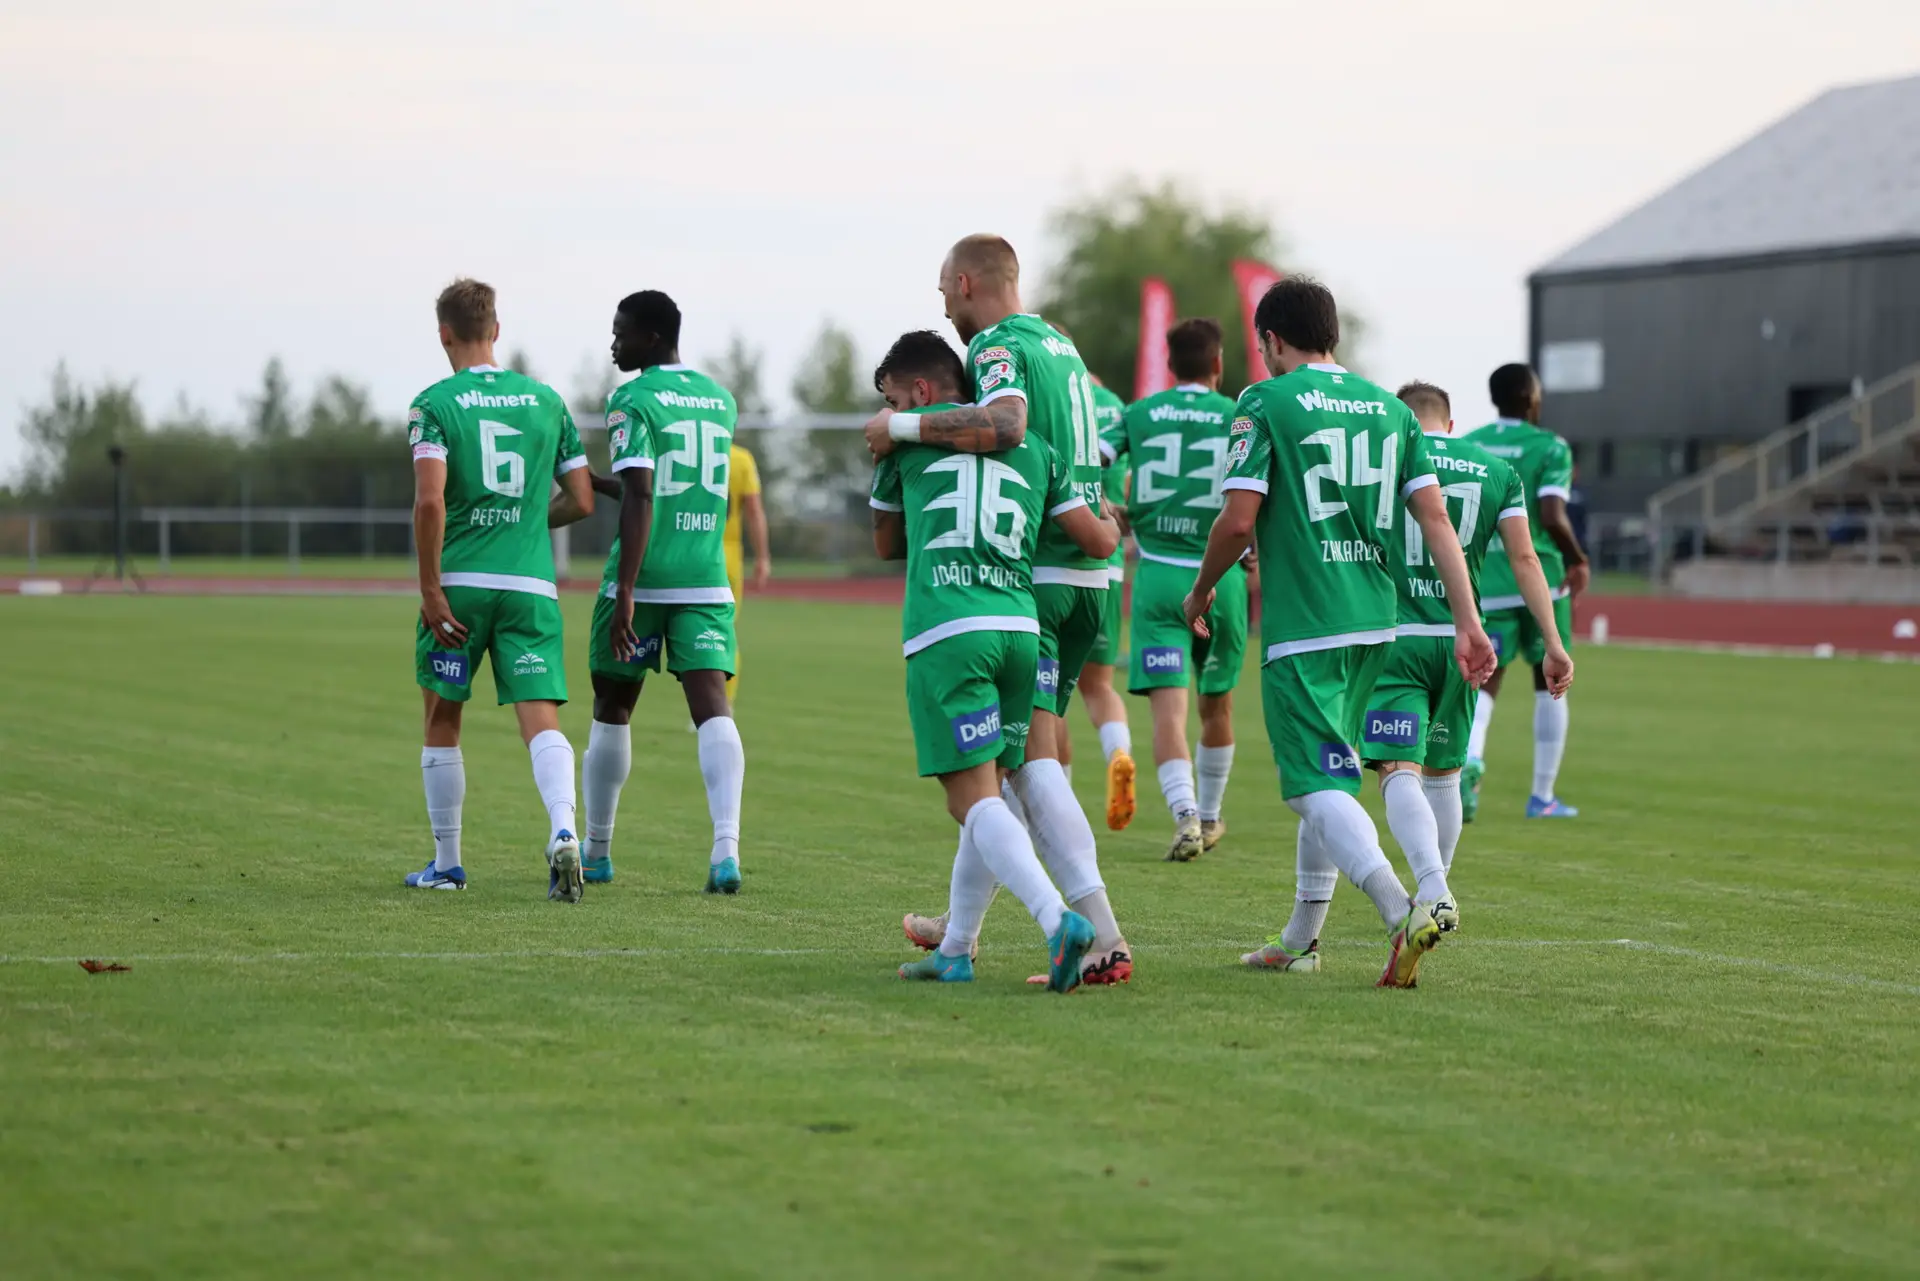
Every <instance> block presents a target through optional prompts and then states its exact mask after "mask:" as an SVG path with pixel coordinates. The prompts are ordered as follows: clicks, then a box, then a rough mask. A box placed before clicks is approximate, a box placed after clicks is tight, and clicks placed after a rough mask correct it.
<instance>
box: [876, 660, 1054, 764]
mask: <svg viewBox="0 0 1920 1281" xmlns="http://www.w3.org/2000/svg"><path fill="white" fill-rule="evenodd" d="M1039 664H1040V638H1039V637H1038V636H1035V635H1034V634H1033V633H1032V632H962V633H961V634H960V635H958V636H949V637H947V638H946V639H945V640H943V641H936V642H934V643H933V644H931V645H929V646H927V648H925V649H923V650H921V651H919V652H918V653H916V654H914V655H913V656H912V657H910V658H908V659H907V719H908V720H909V721H910V722H911V723H912V725H913V746H914V755H915V758H916V760H917V762H918V764H919V767H920V775H921V777H922V778H925V777H927V776H928V775H932V774H953V773H956V772H958V771H960V770H963V769H972V768H973V767H974V766H975V765H979V764H982V763H984V762H987V761H997V762H998V763H999V764H1001V765H1003V766H1005V767H1006V768H1007V769H1019V768H1020V766H1021V765H1023V764H1025V763H1026V759H1027V729H1028V727H1029V725H1030V724H1031V722H1032V720H1033V699H1034V681H1033V677H1034V671H1035V669H1036V668H1038V666H1039Z"/></svg>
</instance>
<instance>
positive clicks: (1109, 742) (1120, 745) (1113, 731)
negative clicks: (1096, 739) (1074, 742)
mask: <svg viewBox="0 0 1920 1281" xmlns="http://www.w3.org/2000/svg"><path fill="white" fill-rule="evenodd" d="M1115 752H1125V753H1127V755H1129V756H1131V755H1133V731H1132V730H1131V729H1129V728H1127V723H1126V722H1125V721H1108V722H1107V723H1106V724H1105V725H1102V726H1101V727H1100V754H1101V755H1102V756H1105V757H1106V758H1107V759H1108V760H1112V759H1113V754H1114V753H1115Z"/></svg>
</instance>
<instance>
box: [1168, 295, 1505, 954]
mask: <svg viewBox="0 0 1920 1281" xmlns="http://www.w3.org/2000/svg"><path fill="white" fill-rule="evenodd" d="M1254 329H1255V332H1256V333H1257V334H1258V336H1259V340H1260V349H1261V355H1262V357H1263V359H1264V361H1265V364H1266V366H1267V371H1268V372H1269V373H1270V374H1272V375H1273V377H1271V378H1269V379H1267V380H1266V381H1264V382H1258V383H1255V384H1254V385H1253V386H1251V387H1249V388H1247V389H1246V390H1245V391H1244V392H1242V393H1241V394H1240V400H1239V403H1238V404H1237V405H1236V406H1235V407H1234V410H1235V412H1234V418H1233V422H1232V423H1231V424H1230V426H1229V428H1228V436H1229V438H1230V439H1231V441H1232V445H1231V446H1230V448H1229V451H1228V456H1227V457H1228V472H1227V479H1226V481H1225V482H1224V483H1223V485H1222V488H1223V489H1224V490H1225V491H1226V506H1225V508H1224V510H1222V511H1221V513H1220V516H1219V518H1218V519H1217V520H1215V521H1214V523H1213V529H1212V531H1211V533H1210V534H1209V535H1208V539H1207V550H1206V555H1205V557H1204V558H1203V559H1202V561H1201V565H1200V569H1199V572H1198V573H1197V574H1196V575H1195V577H1194V583H1193V590H1192V591H1191V592H1189V593H1188V595H1187V600H1186V604H1185V606H1184V610H1185V614H1186V618H1187V621H1188V624H1189V625H1190V626H1192V627H1193V628H1194V629H1195V631H1196V632H1198V633H1200V634H1202V635H1204V634H1205V633H1206V630H1207V624H1206V617H1207V613H1208V611H1209V610H1210V609H1212V607H1213V604H1214V588H1215V585H1216V584H1218V583H1219V581H1220V580H1221V579H1222V578H1223V577H1225V576H1226V574H1227V572H1228V571H1229V570H1230V569H1232V568H1233V566H1234V565H1235V564H1236V563H1238V562H1239V560H1240V557H1241V555H1242V554H1243V553H1244V552H1245V551H1246V548H1247V543H1248V541H1249V540H1250V539H1252V538H1254V537H1255V536H1256V535H1257V536H1258V539H1259V548H1260V566H1261V583H1260V593H1261V617H1260V630H1261V638H1260V639H1261V643H1262V646H1263V652H1264V656H1265V659H1264V663H1265V665H1264V666H1263V667H1262V668H1261V672H1260V683H1261V695H1262V702H1263V704H1264V707H1265V712H1266V723H1267V738H1268V740H1269V741H1270V742H1271V744H1272V746H1273V758H1274V763H1275V764H1276V765H1277V766H1278V767H1279V773H1280V795H1281V796H1282V797H1283V798H1284V799H1285V800H1286V802H1287V805H1288V806H1289V807H1290V808H1291V809H1292V810H1293V811H1294V813H1296V814H1298V815H1299V816H1300V820H1301V822H1300V834H1299V843H1298V850H1297V858H1298V862H1297V864H1296V869H1297V875H1296V883H1295V894H1294V898H1295V902H1294V907H1293V915H1292V917H1291V918H1290V919H1289V920H1288V921H1287V925H1286V928H1285V930H1284V931H1283V932H1282V933H1281V934H1280V935H1279V936H1277V937H1276V938H1274V939H1273V940H1272V941H1271V942H1269V943H1268V945H1267V946H1266V947H1264V948H1262V949H1260V950H1259V951H1256V952H1250V953H1248V954H1247V955H1245V956H1243V957H1242V958H1241V961H1242V963H1244V964H1246V965H1249V966H1253V967H1256V968H1262V969H1296V970H1306V971H1311V970H1315V969H1318V968H1319V952H1318V950H1317V948H1316V947H1315V946H1314V945H1315V942H1316V940H1317V939H1318V938H1319V936H1320V927H1321V926H1322V925H1323V924H1324V923H1325V921H1326V915H1327V906H1328V904H1329V902H1331V900H1332V897H1333V887H1334V884H1335V882H1336V881H1337V880H1338V877H1339V874H1340V873H1341V872H1344V873H1346V875H1347V877H1348V879H1350V880H1352V881H1353V882H1354V884H1356V885H1358V886H1359V887H1360V889H1361V891H1362V892H1363V893H1365V894H1366V895H1367V897H1368V898H1369V899H1371V900H1372V901H1373V905H1374V907H1375V909H1376V910H1378V911H1379V913H1380V919H1381V920H1382V921H1383V922H1384V923H1385V924H1386V927H1387V930H1388V954H1387V965H1386V968H1385V970H1384V971H1382V973H1381V975H1380V979H1379V985H1380V986H1382V987H1412V986H1413V985H1414V983H1415V981H1416V979H1417V977H1418V971H1419V967H1420V960H1421V958H1422V957H1423V956H1425V955H1426V953H1427V951H1428V950H1429V949H1430V948H1432V946H1433V945H1434V943H1435V942H1437V941H1438V940H1439V937H1440V927H1439V925H1438V924H1437V923H1435V921H1434V919H1433V913H1432V912H1431V911H1430V910H1429V909H1428V908H1426V907H1424V906H1422V905H1420V904H1418V903H1415V902H1414V900H1413V897H1412V895H1410V894H1408V893H1407V891H1406V888H1405V887H1404V886H1403V885H1402V884H1401V882H1400V878H1399V877H1398V875H1396V874H1395V872H1394V870H1393V867H1392V865H1391V864H1390V863H1388V862H1387V856H1386V855H1385V854H1384V853H1383V852H1382V851H1381V849H1380V837H1379V833H1378V832H1377V831H1376V830H1375V828H1374V825H1373V820H1372V819H1371V818H1370V817H1368V815H1367V812H1366V810H1364V809H1362V808H1361V806H1360V802H1359V800H1358V796H1359V792H1360V758H1359V755H1358V752H1357V749H1356V745H1357V744H1358V743H1359V741H1360V729H1361V718H1362V715H1363V714H1364V712H1365V711H1366V700H1367V698H1368V696H1369V695H1370V694H1371V693H1372V690H1373V684H1374V681H1375V680H1376V679H1377V678H1378V677H1379V675H1380V672H1381V670H1382V669H1383V668H1384V667H1385V665H1386V660H1387V654H1388V650H1389V647H1390V642H1391V641H1392V640H1393V638H1394V634H1395V632H1394V625H1395V623H1396V621H1397V619H1398V617H1399V605H1398V600H1397V596H1396V593H1395V591H1394V584H1393V576H1392V574H1391V573H1389V572H1388V570H1387V567H1386V557H1387V553H1388V551H1389V550H1390V548H1389V545H1388V540H1389V538H1390V537H1391V535H1392V531H1393V527H1394V515H1395V510H1396V509H1397V508H1398V507H1400V506H1401V505H1402V504H1405V505H1406V506H1407V507H1408V508H1409V509H1410V511H1411V513H1412V515H1413V518H1414V520H1415V521H1416V522H1417V523H1418V524H1419V527H1420V532H1421V535H1422V537H1424V538H1425V540H1426V543H1427V546H1428V548H1429V549H1430V550H1431V552H1432V554H1433V560H1434V566H1435V569H1436V570H1437V572H1438V574H1439V577H1440V580H1441V581H1442V582H1444V583H1445V584H1446V587H1447V596H1448V602H1449V605H1450V607H1451V610H1452V613H1453V616H1454V625H1455V628H1456V639H1455V642H1454V655H1455V660H1456V661H1457V662H1458V663H1459V665H1460V670H1461V674H1462V675H1463V676H1465V677H1466V678H1467V680H1468V682H1469V683H1470V684H1476V685H1477V684H1479V682H1480V681H1482V680H1484V679H1485V678H1486V676H1487V674H1488V673H1489V672H1491V671H1492V670H1493V662H1494V657H1493V643H1492V642H1491V641H1489V640H1488V639H1487V634H1486V632H1485V631H1484V630H1483V629H1482V627H1481V625H1480V611H1479V608H1478V606H1477V605H1476V604H1475V602H1474V598H1473V585H1472V583H1471V582H1469V581H1468V577H1467V564H1466V559H1465V557H1464V556H1463V555H1462V554H1461V551H1460V542H1459V539H1458V538H1457V537H1456V535H1455V534H1454V531H1453V525H1452V523H1451V522H1450V521H1449V520H1448V519H1447V505H1446V502H1445V500H1444V499H1443V498H1442V496H1441V492H1440V487H1439V485H1438V483H1437V482H1436V480H1435V478H1434V474H1433V465H1432V463H1431V462H1430V461H1429V459H1428V456H1427V449H1426V440H1425V438H1424V437H1423V436H1422V435H1421V432H1420V427H1419V424H1418V423H1417V422H1415V421H1414V417H1413V415H1412V414H1411V413H1409V412H1408V410H1407V407H1406V406H1405V405H1403V404H1401V403H1400V402H1399V401H1398V400H1396V399H1394V398H1393V397H1392V396H1391V395H1389V394H1388V393H1387V391H1386V390H1385V389H1384V388H1381V387H1377V386H1375V385H1374V384H1372V383H1370V382H1368V381H1366V380H1365V379H1363V378H1360V377H1358V376H1357V375H1354V374H1351V373H1348V372H1347V371H1346V370H1345V369H1343V368H1341V367H1340V366H1339V365H1338V364H1335V363H1334V359H1333V352H1334V348H1335V347H1336V346H1337V345H1338V343H1339V341H1340V315H1339V311H1338V308H1337V307H1336V306H1335V303H1334V299H1333V295H1332V293H1330V292H1329V291H1328V290H1327V288H1326V287H1325V286H1324V285H1322V284H1320V283H1319V282H1318V281H1315V280H1312V279H1309V278H1307V277H1305V276H1290V277H1288V278H1286V279H1284V280H1281V281H1280V282H1279V283H1277V284H1275V285H1274V286H1272V287H1271V288H1270V289H1268V290H1267V292H1266V294H1265V295H1264V296H1263V297H1262V298H1261V299H1260V303H1259V306H1258V307H1257V308H1256V309H1255V311H1254Z"/></svg>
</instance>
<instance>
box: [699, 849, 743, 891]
mask: <svg viewBox="0 0 1920 1281" xmlns="http://www.w3.org/2000/svg"><path fill="white" fill-rule="evenodd" d="M739 892H740V860H739V859H736V858H723V859H721V860H720V861H719V862H718V863H710V864H708V865H707V893H709V894H738V893H739Z"/></svg>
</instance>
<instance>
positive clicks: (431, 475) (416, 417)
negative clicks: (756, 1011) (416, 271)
mask: <svg viewBox="0 0 1920 1281" xmlns="http://www.w3.org/2000/svg"><path fill="white" fill-rule="evenodd" d="M434 312H435V315H436V317H437V319H438V320H439V323H440V346H441V348H442V349H443V350H444V351H445V352H446V354H447V363H448V364H450V365H451V366H453V376H452V377H450V378H443V379H441V380H440V381H439V382H437V383H435V384H434V385H433V386H431V387H429V388H427V389H426V390H425V391H423V392H421V393H420V394H419V395H418V396H416V397H415V398H414V401H413V407H412V408H411V409H409V410H408V411H407V441H408V444H409V445H410V446H411V448H412V450H413V485H414V497H413V532H414V541H415V545H416V547H417V550H418V556H419V562H420V620H419V623H418V625H417V626H416V628H415V640H414V679H415V680H416V682H417V683H418V684H419V686H420V692H421V694H422V696H423V698H424V702H425V709H426V735H425V737H426V746H425V747H423V748H422V749H421V751H420V778H421V784H422V786H423V787H424V788H425V790H426V794H427V821H428V822H429V823H430V824H431V825H432V828H433V858H432V859H431V860H430V861H429V862H428V863H427V865H426V867H425V868H424V869H422V870H421V871H418V872H409V873H408V874H407V877H406V884H407V885H408V886H409V887H411V888H413V889H422V890H464V889H465V888H467V873H466V869H465V868H464V867H463V866H462V865H461V861H460V811H461V807H462V805H463V804H464V803H465V801H466V795H467V771H466V765H465V764H464V763H463V761H462V759H461V755H460V720H461V715H460V714H461V709H462V708H464V707H465V706H466V703H467V699H468V698H470V697H471V696H472V694H473V676H474V669H475V668H476V667H477V666H478V665H479V662H480V658H481V656H482V655H486V656H487V657H488V658H489V659H490V661H491V662H492V665H493V687H494V694H495V696H496V697H497V698H498V699H499V701H500V702H501V703H511V704H513V711H514V716H515V717H516V718H517V719H518V720H519V722H520V737H521V738H522V739H523V740H525V742H526V744H527V752H528V755H529V756H530V757H531V758H532V762H533V781H534V785H535V786H536V787H538V788H539V789H540V799H541V801H542V802H543V803H544V804H545V805H546V807H547V821H548V829H549V835H548V840H547V897H548V898H550V899H560V900H563V901H566V902H578V901H579V900H580V843H579V841H578V840H577V839H576V838H575V836H574V830H575V823H574V806H573V798H574V791H573V746H572V744H570V743H568V742H567V738H566V735H564V734H562V733H561V732H560V704H562V703H564V702H566V701H567V674H566V667H565V658H566V647H565V642H564V640H563V637H562V633H561V626H560V593H559V591H558V590H557V589H556V588H555V587H554V582H553V541H552V538H551V537H550V536H549V532H548V531H549V530H551V529H552V528H554V527H556V526H560V525H566V524H570V523H572V522H573V521H576V520H579V519H580V518H582V517H583V516H586V515H587V514H589V513H590V512H592V511H593V490H592V489H591V488H590V487H589V485H588V473H587V457H586V453H585V451H584V450H582V449H581V448H580V435H579V433H578V432H577V431H575V430H574V426H573V416H572V415H571V414H569V413H568V412H567V402H566V400H565V399H564V398H562V397H561V395H560V393H559V392H557V391H555V390H554V389H553V388H551V387H549V386H547V385H546V384H545V383H540V382H535V381H534V380H533V379H531V378H528V377H527V376H526V375H524V374H517V373H514V372H513V371H512V370H510V369H502V368H501V367H500V366H499V365H498V364H497V363H496V362H495V360H494V356H493V344H494V343H495V341H497V340H498V339H499V337H500V322H499V320H498V318H497V316H496V313H495V308H494V292H493V287H492V286H490V285H485V284H482V283H481V282H479V281H477V280H466V279H461V280H456V281H454V282H453V283H452V284H450V285H448V286H447V287H446V288H445V289H444V290H442V291H441V293H440V297H439V299H438V300H437V301H436V302H435V303H434ZM552 481H558V482H559V483H560V493H559V495H558V496H556V497H555V498H553V499H552V501H551V502H549V501H548V497H547V494H548V489H549V486H550V482H552Z"/></svg>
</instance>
